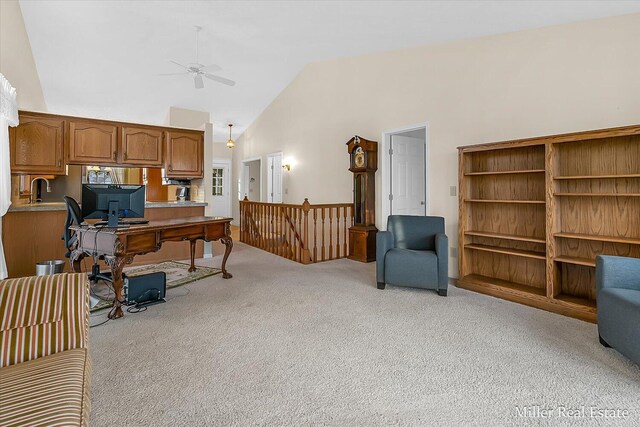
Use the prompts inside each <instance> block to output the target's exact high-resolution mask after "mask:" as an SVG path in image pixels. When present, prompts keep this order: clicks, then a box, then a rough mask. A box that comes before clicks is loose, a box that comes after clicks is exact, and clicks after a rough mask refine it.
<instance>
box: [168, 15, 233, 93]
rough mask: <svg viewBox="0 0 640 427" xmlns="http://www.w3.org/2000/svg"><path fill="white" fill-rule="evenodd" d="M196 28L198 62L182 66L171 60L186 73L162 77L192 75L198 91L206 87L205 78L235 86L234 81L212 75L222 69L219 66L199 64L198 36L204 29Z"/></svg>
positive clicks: (196, 26)
mask: <svg viewBox="0 0 640 427" xmlns="http://www.w3.org/2000/svg"><path fill="white" fill-rule="evenodd" d="M194 28H195V29H196V62H192V63H190V64H188V65H182V64H180V63H179V62H176V61H172V60H170V61H169V62H171V63H173V64H176V65H177V66H179V67H182V68H184V69H185V71H183V72H180V73H164V74H160V75H161V76H178V75H185V74H190V75H191V76H192V77H193V83H194V84H195V87H196V89H202V88H203V87H204V80H202V78H203V77H206V78H207V79H209V80H213V81H214V82H218V83H222V84H225V85H228V86H234V85H235V84H236V82H234V81H233V80H230V79H227V78H224V77H220V76H216V75H215V74H211V73H210V71H219V70H221V69H222V68H220V67H219V66H217V65H207V66H205V65H203V64H201V63H199V62H198V34H199V33H200V30H202V27H200V26H198V25H194Z"/></svg>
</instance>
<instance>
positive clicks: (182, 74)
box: [157, 71, 189, 76]
mask: <svg viewBox="0 0 640 427" xmlns="http://www.w3.org/2000/svg"><path fill="white" fill-rule="evenodd" d="M185 74H189V72H187V71H183V72H182V73H160V74H157V75H158V76H184V75H185Z"/></svg>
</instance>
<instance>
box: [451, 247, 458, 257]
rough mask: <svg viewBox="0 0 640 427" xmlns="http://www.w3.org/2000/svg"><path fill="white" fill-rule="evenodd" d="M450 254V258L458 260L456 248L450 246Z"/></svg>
mask: <svg viewBox="0 0 640 427" xmlns="http://www.w3.org/2000/svg"><path fill="white" fill-rule="evenodd" d="M450 252H451V254H450V256H451V258H458V248H456V247H455V246H451V248H450Z"/></svg>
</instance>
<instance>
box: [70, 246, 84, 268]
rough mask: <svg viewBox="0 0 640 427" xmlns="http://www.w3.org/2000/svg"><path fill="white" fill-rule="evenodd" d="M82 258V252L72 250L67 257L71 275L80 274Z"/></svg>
mask: <svg viewBox="0 0 640 427" xmlns="http://www.w3.org/2000/svg"><path fill="white" fill-rule="evenodd" d="M83 258H84V252H82V251H79V250H74V251H72V252H71V255H70V256H69V264H70V265H71V272H72V273H80V272H82V265H81V261H82V259H83Z"/></svg>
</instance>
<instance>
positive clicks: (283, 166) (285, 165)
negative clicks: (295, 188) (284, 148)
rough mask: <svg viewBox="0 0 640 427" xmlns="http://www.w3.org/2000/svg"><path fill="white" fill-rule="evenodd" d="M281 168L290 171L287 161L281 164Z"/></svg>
mask: <svg viewBox="0 0 640 427" xmlns="http://www.w3.org/2000/svg"><path fill="white" fill-rule="evenodd" d="M282 169H286V170H287V172H290V171H291V165H290V164H289V163H286V164H284V165H282Z"/></svg>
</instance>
